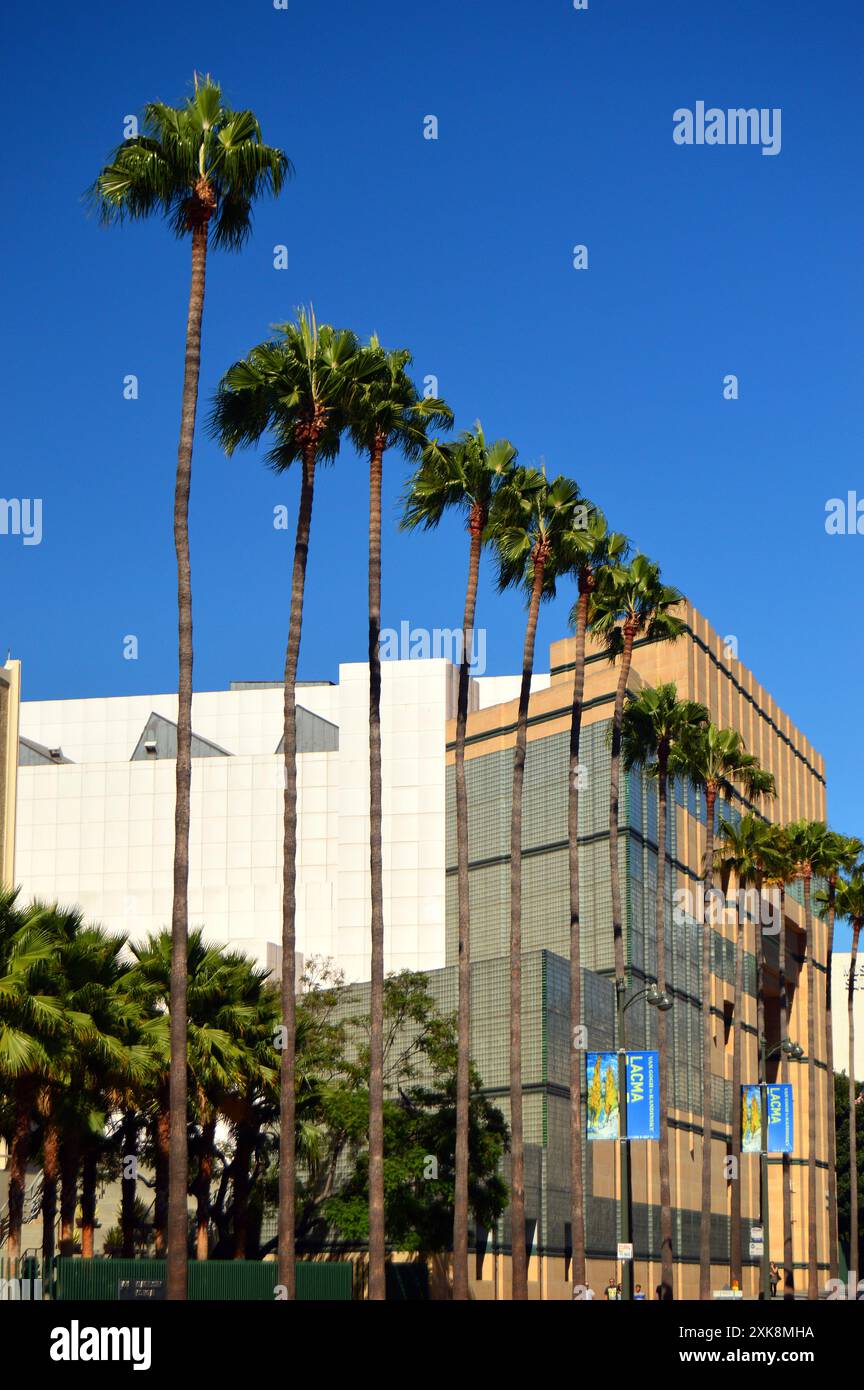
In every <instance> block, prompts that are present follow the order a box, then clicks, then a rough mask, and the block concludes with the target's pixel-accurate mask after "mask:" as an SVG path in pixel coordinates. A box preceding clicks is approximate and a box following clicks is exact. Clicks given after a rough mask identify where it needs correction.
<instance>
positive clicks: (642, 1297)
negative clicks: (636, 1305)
mask: <svg viewBox="0 0 864 1390" xmlns="http://www.w3.org/2000/svg"><path fill="white" fill-rule="evenodd" d="M633 1298H634V1299H636V1300H638V1301H639V1302H640V1303H644V1302H645V1295H644V1293H643V1292H642V1285H641V1284H637V1285H636V1292H635V1293H634V1294H633Z"/></svg>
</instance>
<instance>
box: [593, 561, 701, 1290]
mask: <svg viewBox="0 0 864 1390" xmlns="http://www.w3.org/2000/svg"><path fill="white" fill-rule="evenodd" d="M682 602H683V595H682V594H681V593H679V591H678V590H677V589H673V588H672V587H671V585H668V584H664V583H663V582H662V580H661V578H660V567H659V565H657V564H655V563H654V561H653V560H649V559H648V557H647V556H646V555H641V554H640V555H635V556H634V557H633V559H632V560H631V561H630V562H629V564H626V565H615V566H611V567H609V568H607V569H604V570H603V571H602V573H601V576H600V581H599V583H598V584H597V586H596V588H595V590H594V593H593V594H592V595H591V598H590V600H589V606H588V620H589V622H590V624H591V627H592V630H593V633H594V636H595V637H596V638H598V639H599V640H600V641H601V642H603V643H604V644H605V646H606V650H607V652H608V655H609V658H610V660H612V661H615V660H616V659H620V665H619V668H618V684H617V687H616V690H615V704H614V706H613V711H612V728H611V734H610V738H611V757H610V762H609V878H610V886H611V897H612V940H613V948H614V953H615V999H616V1019H617V1023H616V1027H617V1033H618V1045H619V1046H621V1045H622V1044H621V1039H622V1036H623V1017H624V999H625V995H626V991H627V967H626V960H625V952H624V926H623V915H622V909H621V865H620V859H619V849H618V832H619V795H620V793H619V783H620V777H621V730H622V723H623V718H624V700H625V697H626V694H627V682H628V680H629V678H630V670H631V666H632V663H633V649H634V647H635V645H636V642H637V641H643V642H674V641H676V640H677V638H678V637H680V636H681V634H682V632H683V631H684V623H683V621H682V619H681V618H679V617H678V616H677V615H676V614H675V612H674V610H675V609H676V608H677V607H678V606H679V604H681V603H682ZM660 1108H661V1111H662V1112H663V1113H664V1114H665V1113H666V1110H667V1107H666V1078H665V1076H664V1075H663V1072H662V1069H661V1074H660ZM669 1200H670V1199H669V1196H668V1194H667V1196H666V1199H665V1203H664V1194H663V1192H662V1191H661V1194H660V1201H661V1211H662V1209H663V1207H664V1205H665V1206H668V1205H669ZM661 1245H662V1252H661V1254H662V1264H663V1269H664V1271H667V1272H668V1275H669V1277H668V1279H667V1278H666V1277H665V1276H664V1278H663V1281H662V1282H663V1283H664V1284H665V1285H667V1287H668V1291H669V1294H670V1296H671V1291H672V1273H671V1271H672V1230H671V1226H670V1227H669V1229H668V1230H666V1229H664V1230H663V1231H661Z"/></svg>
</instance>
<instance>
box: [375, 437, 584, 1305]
mask: <svg viewBox="0 0 864 1390" xmlns="http://www.w3.org/2000/svg"><path fill="white" fill-rule="evenodd" d="M515 458H516V450H515V448H514V447H513V445H512V444H511V443H510V442H509V440H506V439H498V440H496V441H495V443H494V444H487V442H486V436H485V434H484V433H483V428H482V426H481V424H480V421H479V420H478V421H477V423H476V425H475V427H474V429H473V431H471V430H466V431H465V432H464V433H463V434H462V435H460V437H459V438H458V439H457V440H454V441H453V442H451V443H448V444H438V442H437V440H436V441H432V442H431V443H430V444H429V446H428V448H427V449H426V450H425V451H424V455H423V461H422V463H421V465H420V467H419V468H418V470H417V472H416V473H415V474H414V476H413V477H412V479H411V481H410V483H409V485H408V489H407V494H406V499H405V515H404V519H403V526H405V527H406V529H408V530H413V529H414V528H415V527H418V526H423V527H426V528H429V527H433V526H437V525H438V523H439V522H440V521H441V518H442V517H443V515H444V513H445V511H448V510H451V509H452V510H456V511H458V512H459V513H460V514H461V515H462V517H463V518H464V520H465V524H466V528H467V530H468V535H469V548H468V582H467V586H466V589H465V609H464V614H463V617H462V653H461V658H460V662H459V693H458V701H457V707H456V751H455V767H454V783H455V792H456V861H457V893H458V914H459V982H458V990H459V997H458V1006H457V1014H456V1028H457V1052H458V1056H457V1064H456V1166H455V1195H454V1200H453V1297H454V1299H456V1300H457V1301H464V1300H465V1299H467V1298H468V1128H469V1113H470V1105H471V1083H470V1033H471V906H470V893H469V876H468V787H467V782H466V777H465V734H466V729H467V726H468V689H469V667H470V662H471V654H472V651H473V644H474V622H475V615H476V608H477V585H478V580H479V575H480V557H481V553H482V550H483V546H484V543H485V542H486V540H487V539H488V527H489V513H490V510H491V508H492V506H493V504H494V501H495V497H496V495H497V493H498V490H499V489H500V488H501V487H506V485H507V481H508V479H509V478H510V476H511V474H512V471H513V465H514V460H515ZM579 1172H580V1178H581V1166H580V1170H579ZM583 1282H584V1280H583Z"/></svg>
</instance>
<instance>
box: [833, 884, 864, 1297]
mask: <svg viewBox="0 0 864 1390" xmlns="http://www.w3.org/2000/svg"><path fill="white" fill-rule="evenodd" d="M836 909H837V912H838V913H839V915H840V916H841V917H847V918H848V919H849V920H850V922H851V923H852V954H851V956H850V958H849V989H848V991H847V996H846V998H847V1008H848V1017H849V1203H850V1206H849V1268H850V1269H857V1268H858V1152H857V1135H856V1133H855V1128H856V1126H855V1121H856V1116H857V1103H858V1098H857V1096H856V1095H855V1090H856V1087H855V1060H854V1059H855V1010H854V1007H853V1006H854V1003H855V972H856V970H857V967H858V942H859V940H860V937H861V928H862V926H864V874H862V872H861V870H860V869H857V870H856V871H855V873H853V874H852V876H851V878H849V879H840V881H839V882H838V884H837V889H836Z"/></svg>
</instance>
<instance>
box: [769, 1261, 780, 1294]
mask: <svg viewBox="0 0 864 1390" xmlns="http://www.w3.org/2000/svg"><path fill="white" fill-rule="evenodd" d="M768 1277H769V1278H770V1280H771V1297H772V1298H776V1297H777V1285H778V1284H779V1283H780V1270H779V1269H778V1268H777V1265H776V1264H775V1263H774V1261H773V1260H772V1261H771V1265H770V1268H769V1270H768Z"/></svg>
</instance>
